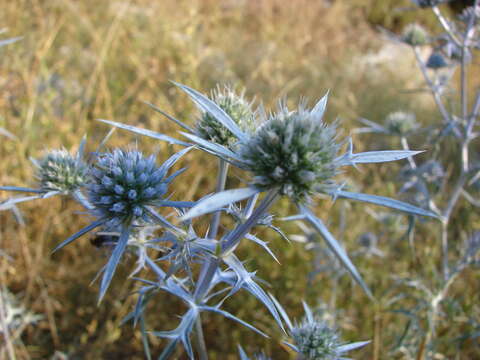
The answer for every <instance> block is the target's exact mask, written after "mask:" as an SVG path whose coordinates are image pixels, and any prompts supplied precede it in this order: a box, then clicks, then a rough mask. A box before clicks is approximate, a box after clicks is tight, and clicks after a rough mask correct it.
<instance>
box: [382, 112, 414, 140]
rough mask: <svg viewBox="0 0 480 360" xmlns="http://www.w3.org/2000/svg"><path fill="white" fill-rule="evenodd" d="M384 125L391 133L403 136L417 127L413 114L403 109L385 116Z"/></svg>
mask: <svg viewBox="0 0 480 360" xmlns="http://www.w3.org/2000/svg"><path fill="white" fill-rule="evenodd" d="M385 127H386V128H387V130H388V132H389V133H390V134H392V135H398V136H405V135H407V134H409V133H410V132H412V131H414V130H416V129H418V127H419V126H418V123H417V121H416V117H415V114H413V113H411V112H405V111H395V112H392V113H390V114H388V115H387V117H386V118H385Z"/></svg>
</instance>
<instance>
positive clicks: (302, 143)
mask: <svg viewBox="0 0 480 360" xmlns="http://www.w3.org/2000/svg"><path fill="white" fill-rule="evenodd" d="M321 116H322V114H317V113H316V112H315V111H313V110H307V109H305V107H304V106H303V105H300V106H299V108H298V109H297V110H295V111H289V110H288V108H286V106H284V105H281V106H280V108H279V110H278V112H277V113H274V114H271V115H270V116H269V118H268V119H267V120H266V121H265V122H264V123H263V124H262V126H261V127H260V128H259V129H258V130H257V132H256V133H255V134H254V135H252V137H251V138H250V140H249V141H248V142H247V143H246V144H243V145H242V147H241V149H240V153H241V156H242V157H243V158H244V160H245V161H246V163H247V164H248V168H249V170H250V171H251V172H252V173H253V175H254V178H253V185H254V186H256V187H257V188H259V189H262V190H268V189H271V188H274V187H279V188H280V191H281V193H282V194H284V195H287V196H290V197H291V198H293V199H294V200H296V201H304V200H305V199H306V198H307V197H308V195H310V194H312V193H313V192H314V191H315V190H317V191H318V190H319V189H320V190H321V188H322V187H324V186H327V185H328V184H331V178H332V177H333V176H335V175H336V173H337V166H336V164H335V158H336V156H337V152H338V150H339V144H337V142H336V137H337V129H336V126H335V125H326V124H325V123H324V122H323V121H322V119H321Z"/></svg>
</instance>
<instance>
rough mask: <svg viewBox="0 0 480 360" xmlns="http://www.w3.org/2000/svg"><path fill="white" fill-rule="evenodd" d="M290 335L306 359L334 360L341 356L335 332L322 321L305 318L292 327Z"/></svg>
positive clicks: (339, 344) (338, 340) (338, 339)
mask: <svg viewBox="0 0 480 360" xmlns="http://www.w3.org/2000/svg"><path fill="white" fill-rule="evenodd" d="M291 336H292V338H293V341H294V343H295V346H296V347H297V349H298V351H299V352H300V353H301V354H302V355H303V356H304V357H305V359H306V360H336V359H338V358H339V357H340V356H341V353H340V352H339V351H338V348H339V347H340V346H341V343H340V338H339V336H338V334H337V332H336V331H335V330H333V329H331V328H330V327H329V326H328V325H327V324H326V323H324V322H323V321H318V320H316V319H314V320H312V319H305V320H304V321H303V322H302V323H300V324H297V325H296V326H295V327H294V328H293V329H292V331H291Z"/></svg>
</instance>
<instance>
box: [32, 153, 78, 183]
mask: <svg viewBox="0 0 480 360" xmlns="http://www.w3.org/2000/svg"><path fill="white" fill-rule="evenodd" d="M36 164H37V166H38V170H37V174H36V176H37V178H38V180H39V182H40V188H41V189H42V190H45V191H61V192H71V191H74V190H76V189H78V188H80V187H82V186H84V185H85V181H86V178H87V166H86V165H85V164H84V163H83V162H82V161H81V160H80V159H78V158H76V157H73V156H72V155H70V153H69V152H68V151H66V150H64V149H62V150H52V151H50V152H49V153H48V154H47V155H46V156H45V157H43V158H42V159H40V160H39V161H38V162H37V163H36Z"/></svg>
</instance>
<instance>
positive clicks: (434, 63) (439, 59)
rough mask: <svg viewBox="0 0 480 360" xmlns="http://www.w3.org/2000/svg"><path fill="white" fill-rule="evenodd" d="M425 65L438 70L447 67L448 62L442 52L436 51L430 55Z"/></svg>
mask: <svg viewBox="0 0 480 360" xmlns="http://www.w3.org/2000/svg"><path fill="white" fill-rule="evenodd" d="M425 66H426V67H427V68H429V69H433V70H438V69H441V68H445V67H447V66H448V63H447V60H446V59H445V57H444V56H443V55H442V53H440V52H438V51H435V52H433V53H432V54H431V55H430V56H429V57H428V60H427V63H426V64H425Z"/></svg>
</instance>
